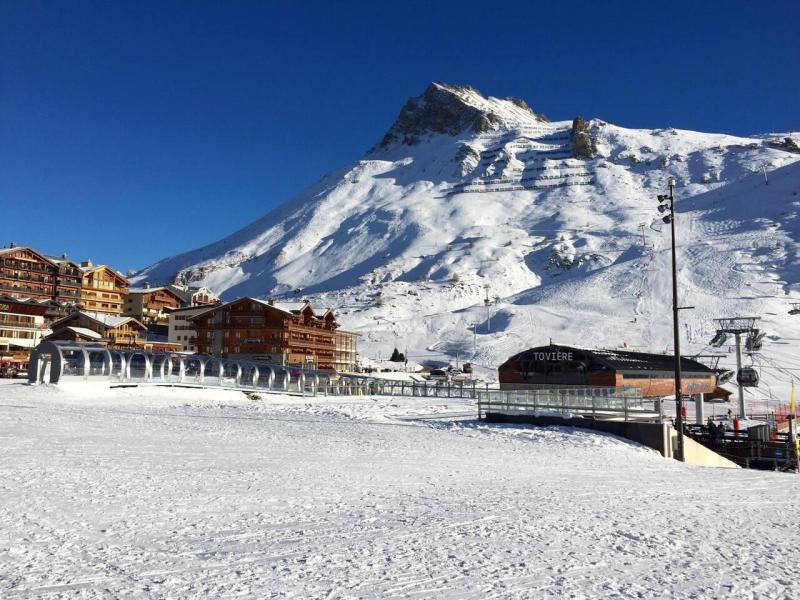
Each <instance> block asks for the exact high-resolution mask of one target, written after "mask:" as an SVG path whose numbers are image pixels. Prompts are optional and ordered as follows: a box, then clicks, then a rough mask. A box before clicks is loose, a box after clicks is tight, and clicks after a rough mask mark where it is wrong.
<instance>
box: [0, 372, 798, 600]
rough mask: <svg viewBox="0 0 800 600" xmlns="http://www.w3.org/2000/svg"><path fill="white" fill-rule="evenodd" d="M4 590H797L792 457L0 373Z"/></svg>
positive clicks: (422, 413)
mask: <svg viewBox="0 0 800 600" xmlns="http://www.w3.org/2000/svg"><path fill="white" fill-rule="evenodd" d="M0 437H2V445H0V448H2V454H1V455H0V456H2V463H1V464H0V468H1V469H2V476H1V477H0V486H2V487H1V489H2V496H3V501H2V503H0V532H2V533H1V534H0V536H1V539H2V542H0V597H3V598H36V597H45V598H61V597H69V598H73V597H78V598H123V597H124V598H165V597H170V598H187V597H188V598H192V597H193V598H198V597H203V598H232V597H237V598H277V597H297V598H371V597H374V598H378V597H379V598H432V597H435V598H517V597H519V598H522V597H525V598H565V597H571V598H581V597H599V596H603V597H622V598H630V597H637V598H638V597H659V598H758V597H763V598H796V597H798V596H799V595H800V583H799V582H798V577H799V576H800V573H799V572H798V565H800V535H798V525H797V515H798V512H797V498H798V496H799V495H800V478H798V477H797V476H795V475H786V474H776V473H771V472H760V471H748V470H742V469H736V470H734V469H714V468H707V467H692V466H687V465H683V464H680V463H677V462H675V461H672V460H668V459H664V458H662V457H661V456H660V455H659V454H657V453H656V452H655V451H652V450H649V449H646V448H644V447H641V446H638V445H636V444H633V443H631V442H628V441H626V440H623V439H620V438H616V437H613V436H608V435H602V434H597V433H593V432H588V431H579V430H572V429H566V428H536V427H524V426H514V427H511V426H498V425H487V424H484V423H481V422H478V421H476V420H475V407H474V405H473V404H471V403H470V402H468V401H462V400H448V399H436V398H397V397H368V396H361V397H350V398H347V397H335V398H324V397H317V398H299V397H290V396H281V395H268V396H267V395H264V396H262V397H260V398H259V399H252V398H249V397H248V396H246V395H245V394H243V393H241V392H233V391H224V390H210V389H205V390H198V389H179V388H158V387H149V388H117V389H111V388H109V387H108V385H107V384H98V385H87V384H80V385H79V386H78V387H71V386H70V385H68V384H60V385H58V386H53V385H40V386H31V385H28V384H26V383H22V382H19V381H10V380H0Z"/></svg>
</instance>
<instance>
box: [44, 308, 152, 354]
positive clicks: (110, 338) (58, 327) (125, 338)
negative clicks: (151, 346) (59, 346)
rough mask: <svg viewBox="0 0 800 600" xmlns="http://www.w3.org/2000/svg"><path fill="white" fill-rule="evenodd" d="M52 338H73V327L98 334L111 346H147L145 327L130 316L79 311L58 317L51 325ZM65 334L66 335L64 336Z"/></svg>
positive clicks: (122, 347)
mask: <svg viewBox="0 0 800 600" xmlns="http://www.w3.org/2000/svg"><path fill="white" fill-rule="evenodd" d="M51 328H52V330H53V333H52V334H51V335H50V336H49V337H48V339H52V340H61V339H74V338H73V337H72V336H73V335H74V331H73V328H80V329H87V330H90V331H94V332H95V333H98V334H100V335H101V336H102V337H103V342H105V343H107V344H108V346H109V347H111V348H120V349H138V348H147V343H148V342H147V340H146V333H147V327H145V326H144V325H143V324H142V323H140V322H139V321H137V320H136V319H134V318H131V317H120V316H116V315H107V314H103V313H90V312H86V311H79V312H75V313H72V314H71V315H68V316H66V317H64V318H63V319H59V320H58V321H56V322H55V323H53V325H52V326H51ZM65 336H66V337H65Z"/></svg>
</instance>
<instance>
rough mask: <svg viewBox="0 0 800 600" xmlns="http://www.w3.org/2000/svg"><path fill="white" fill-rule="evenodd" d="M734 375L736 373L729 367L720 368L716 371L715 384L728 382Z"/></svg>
mask: <svg viewBox="0 0 800 600" xmlns="http://www.w3.org/2000/svg"><path fill="white" fill-rule="evenodd" d="M734 375H736V373H734V372H733V371H731V370H730V369H720V370H719V372H718V373H717V385H722V384H723V383H728V382H729V381H730V380H731V379H733V376H734Z"/></svg>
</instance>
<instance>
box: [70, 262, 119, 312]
mask: <svg viewBox="0 0 800 600" xmlns="http://www.w3.org/2000/svg"><path fill="white" fill-rule="evenodd" d="M81 270H82V271H83V278H82V282H81V308H82V309H83V310H86V311H91V312H99V313H105V314H109V315H121V314H122V312H123V308H124V305H125V299H126V297H127V296H128V289H129V288H130V282H129V281H128V280H127V279H126V278H125V277H124V276H123V275H122V274H121V273H119V272H117V271H115V270H114V269H112V268H111V267H109V266H107V265H92V263H81Z"/></svg>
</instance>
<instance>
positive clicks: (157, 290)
mask: <svg viewBox="0 0 800 600" xmlns="http://www.w3.org/2000/svg"><path fill="white" fill-rule="evenodd" d="M183 305H184V301H183V298H182V297H181V296H179V295H178V294H176V293H175V292H174V291H173V290H171V289H169V288H167V287H153V288H151V287H149V286H148V285H146V284H145V286H144V287H141V288H132V289H130V290H129V291H128V297H127V298H126V299H125V309H124V310H123V314H124V315H125V316H128V317H133V318H135V319H136V320H138V321H139V322H140V323H144V324H145V325H148V324H151V323H154V324H158V325H165V326H166V325H167V324H168V323H169V311H170V310H173V309H176V308H180V307H182V306H183Z"/></svg>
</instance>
